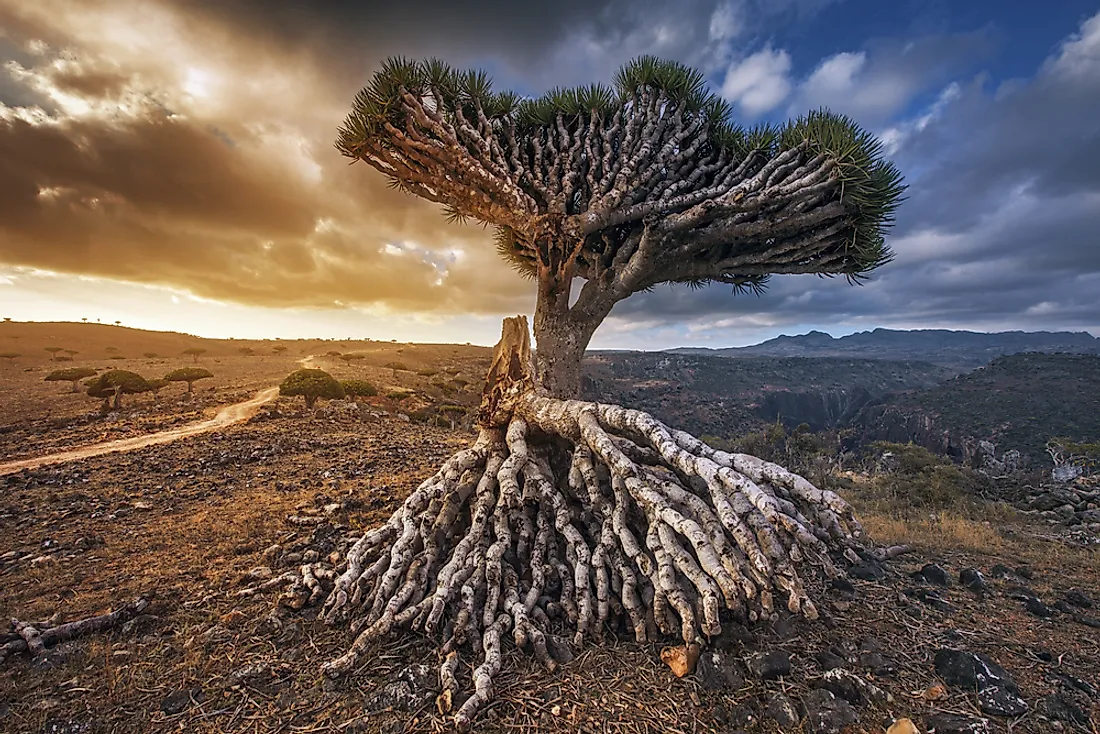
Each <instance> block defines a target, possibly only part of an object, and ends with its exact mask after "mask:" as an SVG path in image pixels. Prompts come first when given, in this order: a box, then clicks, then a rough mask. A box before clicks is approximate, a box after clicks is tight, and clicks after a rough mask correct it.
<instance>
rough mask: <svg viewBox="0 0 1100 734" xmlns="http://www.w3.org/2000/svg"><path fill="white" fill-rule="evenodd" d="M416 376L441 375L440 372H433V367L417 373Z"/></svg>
mask: <svg viewBox="0 0 1100 734" xmlns="http://www.w3.org/2000/svg"><path fill="white" fill-rule="evenodd" d="M416 374H418V375H420V376H421V377H431V376H432V375H437V374H439V370H433V369H432V368H431V367H425V368H423V369H419V370H417V371H416Z"/></svg>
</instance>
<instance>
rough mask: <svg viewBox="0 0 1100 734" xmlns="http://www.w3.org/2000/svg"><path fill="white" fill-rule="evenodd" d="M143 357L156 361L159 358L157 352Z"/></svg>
mask: <svg viewBox="0 0 1100 734" xmlns="http://www.w3.org/2000/svg"><path fill="white" fill-rule="evenodd" d="M141 356H143V357H145V358H146V359H156V358H157V353H156V352H145V353H144V354H142V355H141Z"/></svg>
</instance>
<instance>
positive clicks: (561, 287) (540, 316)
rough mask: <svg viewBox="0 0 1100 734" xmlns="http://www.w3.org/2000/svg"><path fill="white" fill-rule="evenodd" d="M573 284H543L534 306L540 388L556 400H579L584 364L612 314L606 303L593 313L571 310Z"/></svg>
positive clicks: (599, 305)
mask: <svg viewBox="0 0 1100 734" xmlns="http://www.w3.org/2000/svg"><path fill="white" fill-rule="evenodd" d="M571 285H572V284H571V283H569V282H564V281H561V282H559V281H557V280H555V279H552V278H547V279H544V280H540V282H539V290H538V300H537V302H536V304H535V318H534V324H533V326H534V333H535V342H536V345H535V372H536V380H537V382H538V384H539V386H540V387H542V388H543V389H544V390H546V391H547V392H548V393H550V394H551V395H553V396H554V397H557V398H562V399H565V400H569V399H573V398H578V397H580V393H581V375H582V369H581V362H582V360H583V359H584V351H585V349H587V348H588V343H589V342H590V341H591V340H592V335H593V334H594V333H595V332H596V328H597V327H598V326H599V325H600V323H601V322H602V321H603V320H604V318H605V317H606V316H607V314H608V313H610V311H611V306H612V305H613V301H611V300H610V299H609V298H608V299H603V300H602V301H601V302H600V303H599V304H597V307H596V308H595V309H594V310H588V311H581V310H580V309H576V308H574V309H570V307H569V301H570V297H569V295H570V290H571Z"/></svg>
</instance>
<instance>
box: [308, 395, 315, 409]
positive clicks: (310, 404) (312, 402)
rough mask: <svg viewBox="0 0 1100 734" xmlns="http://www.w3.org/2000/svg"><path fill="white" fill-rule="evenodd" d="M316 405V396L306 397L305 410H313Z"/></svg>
mask: <svg viewBox="0 0 1100 734" xmlns="http://www.w3.org/2000/svg"><path fill="white" fill-rule="evenodd" d="M316 403H317V396H316V395H306V410H313V406H314V405H315V404H316Z"/></svg>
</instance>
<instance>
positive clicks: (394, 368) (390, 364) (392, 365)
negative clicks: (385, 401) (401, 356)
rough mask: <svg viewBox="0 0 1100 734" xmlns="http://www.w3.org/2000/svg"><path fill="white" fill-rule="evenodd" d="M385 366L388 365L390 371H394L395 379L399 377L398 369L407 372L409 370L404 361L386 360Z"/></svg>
mask: <svg viewBox="0 0 1100 734" xmlns="http://www.w3.org/2000/svg"><path fill="white" fill-rule="evenodd" d="M385 366H386V369H388V370H390V372H392V373H393V379H395V380H396V379H397V371H398V370H402V371H405V372H408V371H409V367H408V365H406V364H405V363H404V362H386V365H385Z"/></svg>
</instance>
